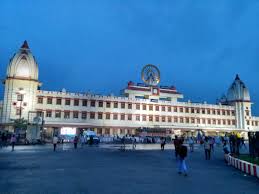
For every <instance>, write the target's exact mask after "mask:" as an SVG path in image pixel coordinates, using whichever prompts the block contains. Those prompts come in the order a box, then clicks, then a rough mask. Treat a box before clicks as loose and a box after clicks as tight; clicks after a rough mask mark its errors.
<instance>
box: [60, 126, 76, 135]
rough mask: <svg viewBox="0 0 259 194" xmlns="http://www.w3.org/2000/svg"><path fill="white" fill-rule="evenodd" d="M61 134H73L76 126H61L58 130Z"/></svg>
mask: <svg viewBox="0 0 259 194" xmlns="http://www.w3.org/2000/svg"><path fill="white" fill-rule="evenodd" d="M60 133H61V135H75V134H76V128H74V127H62V128H61V131H60Z"/></svg>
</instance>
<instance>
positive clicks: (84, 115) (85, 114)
mask: <svg viewBox="0 0 259 194" xmlns="http://www.w3.org/2000/svg"><path fill="white" fill-rule="evenodd" d="M86 117H87V112H85V111H83V112H82V115H81V118H82V119H86Z"/></svg>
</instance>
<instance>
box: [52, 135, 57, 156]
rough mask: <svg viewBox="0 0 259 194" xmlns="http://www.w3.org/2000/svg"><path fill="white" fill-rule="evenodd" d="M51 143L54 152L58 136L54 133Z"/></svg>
mask: <svg viewBox="0 0 259 194" xmlns="http://www.w3.org/2000/svg"><path fill="white" fill-rule="evenodd" d="M52 143H53V151H54V152H55V151H56V148H57V143H58V137H57V136H56V135H55V136H54V137H53V142H52Z"/></svg>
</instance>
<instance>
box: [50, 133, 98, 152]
mask: <svg viewBox="0 0 259 194" xmlns="http://www.w3.org/2000/svg"><path fill="white" fill-rule="evenodd" d="M63 142H64V139H63V138H62V139H61V143H62V144H63ZM86 142H87V140H86V138H85V136H83V135H79V136H78V135H76V136H75V137H74V139H73V144H74V149H77V145H78V143H80V144H81V147H83V146H84V144H86ZM52 143H53V151H56V148H57V144H58V143H59V139H58V137H57V135H54V137H53V141H52ZM88 143H89V145H92V144H93V143H94V140H93V136H90V137H89V141H88Z"/></svg>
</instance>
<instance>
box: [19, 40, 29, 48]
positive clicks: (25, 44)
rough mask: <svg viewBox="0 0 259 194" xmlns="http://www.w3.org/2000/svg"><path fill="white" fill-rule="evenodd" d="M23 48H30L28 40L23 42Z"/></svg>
mask: <svg viewBox="0 0 259 194" xmlns="http://www.w3.org/2000/svg"><path fill="white" fill-rule="evenodd" d="M21 49H29V45H28V43H27V41H26V40H25V41H24V42H23V45H22V46H21Z"/></svg>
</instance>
